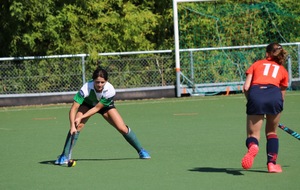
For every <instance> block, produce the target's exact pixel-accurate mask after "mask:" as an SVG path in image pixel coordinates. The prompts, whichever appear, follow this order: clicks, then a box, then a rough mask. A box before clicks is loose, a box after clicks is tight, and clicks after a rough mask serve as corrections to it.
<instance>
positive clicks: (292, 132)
mask: <svg viewBox="0 0 300 190" xmlns="http://www.w3.org/2000/svg"><path fill="white" fill-rule="evenodd" d="M278 127H279V128H280V129H282V130H284V131H285V132H287V133H288V134H290V135H291V136H293V137H295V138H296V139H298V140H300V134H299V133H297V132H295V131H293V130H292V129H290V128H288V127H286V126H284V125H282V124H279V125H278Z"/></svg>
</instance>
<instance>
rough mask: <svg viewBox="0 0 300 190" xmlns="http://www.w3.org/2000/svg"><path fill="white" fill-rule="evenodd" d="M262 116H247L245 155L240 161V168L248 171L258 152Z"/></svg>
mask: <svg viewBox="0 0 300 190" xmlns="http://www.w3.org/2000/svg"><path fill="white" fill-rule="evenodd" d="M263 119H264V116H263V115H247V139H246V146H247V148H248V151H247V153H246V154H245V156H244V157H243V159H242V162H241V163H242V167H243V168H244V169H250V168H251V167H252V165H253V162H254V158H255V156H256V154H257V153H258V151H259V140H260V130H261V126H262V124H263Z"/></svg>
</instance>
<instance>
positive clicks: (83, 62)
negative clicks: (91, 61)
mask: <svg viewBox="0 0 300 190" xmlns="http://www.w3.org/2000/svg"><path fill="white" fill-rule="evenodd" d="M84 58H85V56H82V57H81V66H82V84H84V83H85V59H84Z"/></svg>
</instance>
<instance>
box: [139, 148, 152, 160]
mask: <svg viewBox="0 0 300 190" xmlns="http://www.w3.org/2000/svg"><path fill="white" fill-rule="evenodd" d="M139 156H140V159H150V158H151V156H150V154H149V153H148V152H147V151H146V150H145V149H142V150H141V151H140V152H139Z"/></svg>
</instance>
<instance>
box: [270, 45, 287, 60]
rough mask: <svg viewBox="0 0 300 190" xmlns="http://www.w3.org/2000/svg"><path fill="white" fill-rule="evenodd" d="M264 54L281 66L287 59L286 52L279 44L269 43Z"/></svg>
mask: <svg viewBox="0 0 300 190" xmlns="http://www.w3.org/2000/svg"><path fill="white" fill-rule="evenodd" d="M266 52H267V53H268V54H269V57H270V58H271V59H272V60H274V61H275V62H276V63H278V64H280V65H283V64H284V63H285V61H286V58H287V55H288V53H287V51H285V50H284V49H283V48H282V46H281V45H280V44H279V43H276V42H274V43H270V44H269V45H268V46H267V48H266Z"/></svg>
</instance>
